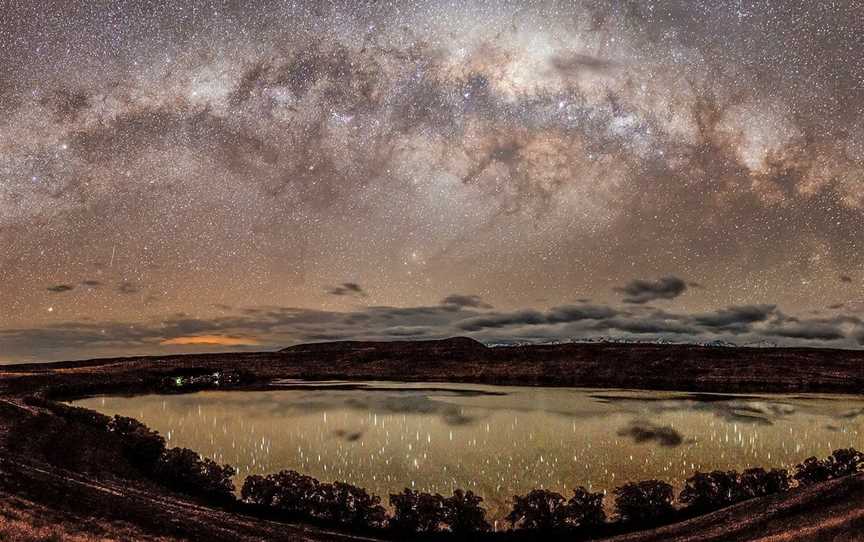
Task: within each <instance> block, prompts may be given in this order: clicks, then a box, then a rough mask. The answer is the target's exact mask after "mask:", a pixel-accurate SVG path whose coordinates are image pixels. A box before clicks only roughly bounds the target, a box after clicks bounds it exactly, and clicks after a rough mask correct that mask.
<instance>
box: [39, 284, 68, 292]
mask: <svg viewBox="0 0 864 542" xmlns="http://www.w3.org/2000/svg"><path fill="white" fill-rule="evenodd" d="M46 289H47V290H48V291H49V292H51V293H53V294H62V293H65V292H71V291H72V290H74V289H75V286H73V285H71V284H57V285H56V286H49V287H48V288H46Z"/></svg>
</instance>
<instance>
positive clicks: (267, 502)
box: [240, 470, 319, 515]
mask: <svg viewBox="0 0 864 542" xmlns="http://www.w3.org/2000/svg"><path fill="white" fill-rule="evenodd" d="M318 484H319V483H318V480H316V479H314V478H312V477H311V476H306V475H304V474H300V473H299V472H296V471H293V470H283V471H281V472H278V473H276V474H268V475H267V476H264V477H262V476H258V475H253V476H248V477H247V478H246V481H245V482H244V483H243V488H242V489H241V490H240V496H241V497H242V498H243V500H244V501H246V502H248V503H250V504H255V505H259V506H264V507H268V508H272V509H273V510H276V511H279V512H282V513H285V514H288V515H291V514H301V515H303V514H305V515H314V514H312V508H311V503H312V500H313V498H314V495H315V491H316V490H317V488H318Z"/></svg>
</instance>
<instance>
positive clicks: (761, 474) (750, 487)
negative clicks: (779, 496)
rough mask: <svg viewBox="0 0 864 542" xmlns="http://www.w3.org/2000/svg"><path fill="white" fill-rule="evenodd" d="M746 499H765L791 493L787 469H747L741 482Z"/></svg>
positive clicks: (742, 474)
mask: <svg viewBox="0 0 864 542" xmlns="http://www.w3.org/2000/svg"><path fill="white" fill-rule="evenodd" d="M739 483H740V484H741V492H742V494H743V495H744V498H747V499H752V498H754V497H764V496H766V495H774V494H775V493H782V492H784V491H789V472H787V471H786V469H771V470H770V471H766V470H765V469H762V468H755V469H747V470H745V471H744V472H742V473H741V477H740V480H739Z"/></svg>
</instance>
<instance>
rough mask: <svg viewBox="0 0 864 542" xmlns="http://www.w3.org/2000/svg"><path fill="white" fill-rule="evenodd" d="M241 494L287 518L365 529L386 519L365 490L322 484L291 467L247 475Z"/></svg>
mask: <svg viewBox="0 0 864 542" xmlns="http://www.w3.org/2000/svg"><path fill="white" fill-rule="evenodd" d="M240 495H241V497H242V498H243V500H244V501H245V502H247V503H249V504H253V505H256V506H260V507H264V508H266V509H270V510H271V511H274V512H278V513H280V514H283V515H284V516H285V517H286V518H291V517H297V516H305V517H312V518H318V519H324V520H328V521H334V522H336V523H340V524H343V525H348V526H352V527H365V528H375V527H382V526H383V525H384V522H385V521H386V512H385V510H384V508H383V507H382V506H381V499H380V498H378V497H377V496H375V495H370V494H369V493H367V492H366V490H365V489H362V488H359V487H356V486H353V485H351V484H345V483H342V482H334V483H332V484H322V483H321V482H319V481H318V480H316V479H314V478H312V477H311V476H305V475H303V474H300V473H298V472H296V471H291V470H285V471H282V472H279V473H276V474H270V475H267V476H258V475H253V476H248V477H247V478H246V480H245V481H244V483H243V488H242V489H241V490H240Z"/></svg>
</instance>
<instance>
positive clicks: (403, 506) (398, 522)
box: [390, 488, 445, 533]
mask: <svg viewBox="0 0 864 542" xmlns="http://www.w3.org/2000/svg"><path fill="white" fill-rule="evenodd" d="M390 506H392V507H393V509H394V510H393V517H392V518H390V527H391V528H392V529H394V530H396V531H399V532H402V533H434V532H438V531H439V530H440V529H441V524H442V523H444V520H445V517H444V497H442V496H441V495H439V494H437V493H436V494H435V495H430V494H429V493H420V492H417V491H412V490H410V489H408V488H406V489H405V490H404V491H403V492H402V493H397V494H391V495H390Z"/></svg>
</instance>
